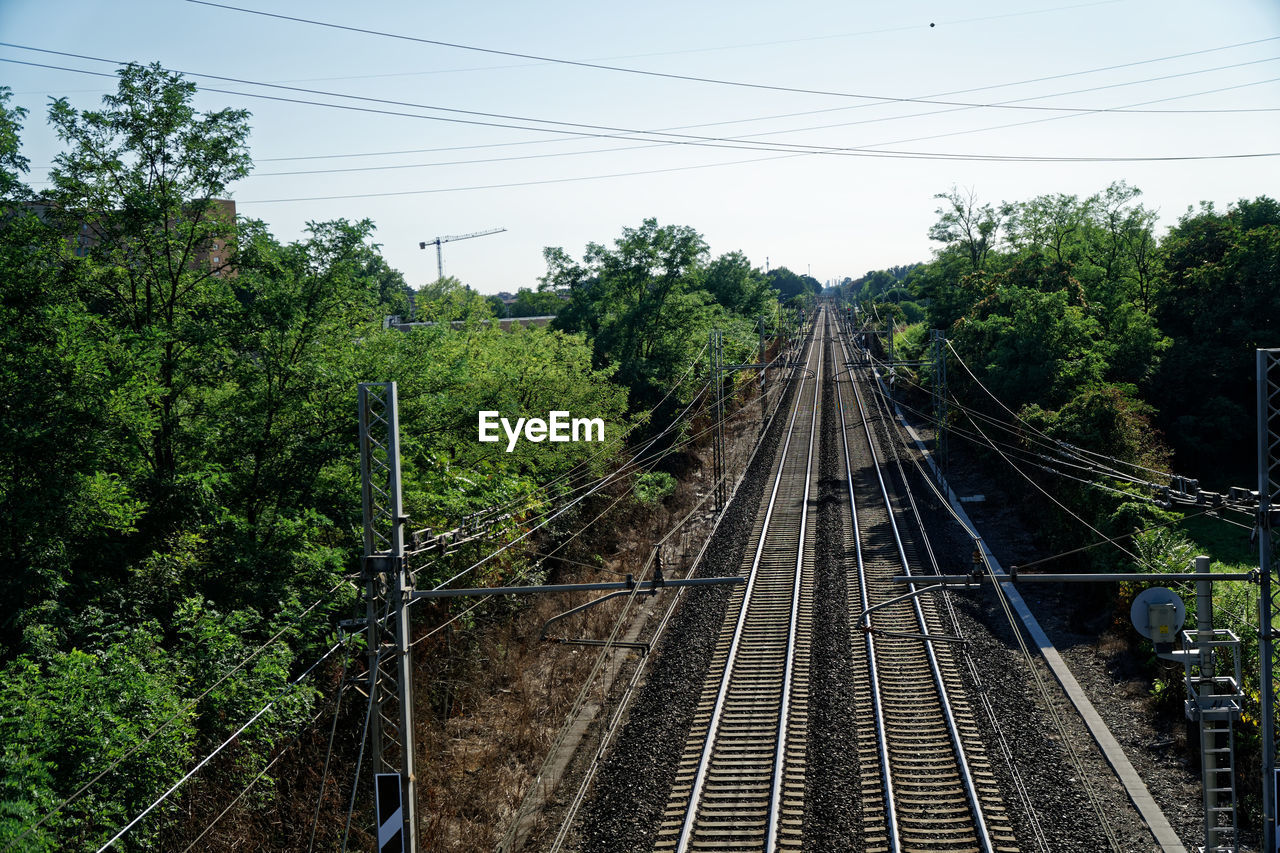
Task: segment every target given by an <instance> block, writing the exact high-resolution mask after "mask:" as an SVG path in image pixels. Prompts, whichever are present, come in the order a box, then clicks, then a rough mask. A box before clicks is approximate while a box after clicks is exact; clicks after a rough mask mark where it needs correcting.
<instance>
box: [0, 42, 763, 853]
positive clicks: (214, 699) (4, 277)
mask: <svg viewBox="0 0 1280 853" xmlns="http://www.w3.org/2000/svg"><path fill="white" fill-rule="evenodd" d="M194 92H195V89H194V86H193V85H192V84H190V83H188V82H186V81H184V80H183V79H181V78H180V77H178V76H176V75H171V74H169V73H167V72H164V71H163V70H161V69H160V68H159V67H158V66H153V67H149V68H148V67H139V66H129V67H127V68H125V69H123V70H122V71H121V72H120V80H119V89H118V92H117V93H116V94H114V95H111V96H108V97H107V98H105V99H104V103H103V106H102V108H101V109H100V110H90V111H83V112H82V111H77V110H75V109H73V108H72V107H71V106H70V105H69V104H67V103H66V102H65V101H56V102H54V103H53V105H52V107H51V110H50V115H49V120H50V122H51V123H52V124H53V125H54V127H55V129H56V130H57V132H58V135H59V137H60V139H61V140H62V142H63V145H64V147H63V151H62V153H61V154H59V155H58V157H57V158H56V165H55V167H54V169H53V171H52V173H51V182H52V186H51V187H49V188H48V189H47V190H44V191H42V192H41V193H40V195H39V197H38V198H37V197H36V195H35V194H34V193H33V192H32V191H31V190H30V189H29V188H28V187H27V186H26V185H25V183H24V180H25V179H24V174H25V172H26V169H27V162H26V160H25V159H24V158H23V157H22V155H21V148H20V136H21V130H22V124H23V121H24V119H25V118H26V116H25V114H24V111H22V110H20V109H13V108H10V107H9V105H8V93H7V90H3V89H0V193H2V196H0V199H2V200H0V205H2V209H0V338H2V340H0V400H2V401H3V403H0V405H3V417H2V418H0V455H2V456H3V461H2V462H0V560H2V562H3V568H0V601H2V602H3V607H2V609H0V685H2V686H0V703H3V708H4V710H3V712H0V843H3V844H4V845H5V846H6V849H8V848H9V845H10V844H12V843H13V842H14V841H15V839H17V838H18V837H19V836H21V837H22V840H21V841H20V842H19V843H18V844H17V845H16V849H23V850H59V851H62V850H84V849H90V850H92V849H95V848H96V847H97V845H99V844H101V843H102V842H103V841H105V840H106V839H107V838H108V837H110V835H111V833H113V832H114V830H115V829H116V828H118V827H120V826H122V825H123V824H124V823H125V822H126V821H127V820H128V819H129V818H131V817H133V816H135V815H137V814H138V813H139V812H140V811H141V810H142V809H143V808H144V807H145V806H146V805H148V804H149V803H150V802H151V801H152V800H153V799H154V798H155V797H157V796H158V795H159V794H160V793H161V792H163V791H164V790H165V789H166V788H167V787H168V786H169V785H170V784H172V783H173V782H174V781H176V780H177V779H178V778H179V777H180V776H181V775H182V774H183V773H184V772H185V771H186V770H187V769H189V768H190V767H191V766H192V765H193V764H194V763H195V761H196V760H198V759H200V758H202V757H204V756H205V755H207V754H208V753H209V752H210V750H211V749H212V748H213V747H214V746H215V745H217V744H218V743H220V742H221V741H222V740H223V739H224V738H226V737H227V735H228V734H229V733H231V732H232V731H234V730H235V729H236V728H238V727H239V726H241V725H242V724H243V723H245V722H246V721H248V720H249V719H250V717H251V716H252V715H253V714H254V713H255V712H257V711H258V710H259V709H261V708H263V707H264V706H265V705H266V704H267V703H268V701H269V700H271V699H272V698H274V697H280V701H278V702H277V703H276V704H275V705H274V706H273V707H272V708H271V710H270V711H269V713H267V714H265V715H264V716H263V717H262V718H261V719H260V720H258V721H257V722H256V723H255V724H254V725H253V727H252V728H250V729H249V730H247V731H246V733H245V735H244V736H242V737H241V738H240V740H239V741H238V745H237V747H236V748H235V749H234V750H230V751H229V752H228V754H227V757H226V758H225V760H223V761H221V763H220V764H219V765H218V766H217V775H218V780H219V782H218V786H217V788H216V789H217V790H222V791H238V790H239V789H240V788H243V787H244V785H245V784H246V783H247V781H248V780H249V779H250V778H252V777H253V776H254V775H255V774H256V773H257V772H258V771H259V770H260V769H261V768H262V767H263V764H264V762H265V759H266V757H267V756H268V755H269V754H270V753H271V751H272V749H273V748H274V747H275V745H276V744H277V743H278V742H279V741H280V740H281V738H282V737H283V736H284V735H285V734H286V733H292V732H294V731H296V730H297V729H298V728H299V727H300V726H301V725H302V724H303V723H304V722H305V721H306V720H308V719H310V717H311V715H312V713H313V711H312V709H313V708H314V707H315V704H316V699H317V695H316V691H315V689H314V688H312V687H311V686H309V685H310V683H311V682H309V681H308V682H303V683H302V684H301V685H300V686H299V687H298V688H297V689H287V688H286V684H287V682H288V680H289V679H290V678H292V677H294V676H296V675H298V674H299V673H300V672H302V671H303V670H305V668H306V667H307V666H308V665H309V664H310V663H311V662H312V661H314V660H315V659H316V657H317V656H318V655H319V654H320V653H321V652H322V651H323V650H325V649H326V648H328V647H330V646H331V645H332V643H333V625H334V622H335V620H336V619H337V618H339V617H345V616H349V615H354V613H356V612H357V601H356V599H357V598H358V595H359V593H358V590H357V589H356V587H355V586H354V585H353V584H351V583H350V582H349V579H350V578H351V577H353V576H354V574H355V572H357V571H358V559H357V557H358V554H359V549H360V500H359V470H358V457H357V448H356V425H355V418H354V412H355V390H356V384H357V383H358V382H360V381H362V380H371V379H372V380H387V379H393V380H396V381H397V382H398V383H399V392H400V401H401V423H402V425H403V428H402V441H403V449H404V465H405V499H406V504H407V510H408V513H409V514H410V516H411V518H412V520H413V522H414V523H415V525H419V526H428V525H431V526H435V527H437V528H445V529H447V528H449V527H451V526H453V522H455V521H456V520H457V519H458V518H459V517H460V516H462V515H464V514H466V513H468V512H473V511H476V510H479V509H482V508H489V507H494V506H506V505H512V504H515V505H516V506H520V505H521V501H523V500H524V499H525V498H527V497H529V496H531V495H533V494H534V493H535V492H536V491H537V488H538V485H539V484H540V483H545V482H547V481H548V480H550V479H552V478H553V477H555V476H557V475H559V474H562V473H565V472H567V471H569V470H570V469H571V468H572V467H574V466H576V465H578V463H582V462H585V461H587V460H588V457H589V456H591V455H592V454H595V453H596V452H597V450H598V446H594V445H590V444H575V443H567V444H557V445H547V444H543V445H537V446H532V445H528V444H524V445H522V446H521V447H520V448H518V449H517V450H516V452H513V453H507V452H505V446H499V445H493V444H480V443H478V442H477V441H476V440H475V430H476V413H477V411H478V410H481V409H496V410H499V411H502V412H504V413H520V414H530V415H536V414H539V413H543V412H546V411H548V410H550V409H553V408H555V409H569V410H570V411H572V412H574V413H575V414H576V413H584V414H586V413H589V414H590V416H592V417H601V418H603V419H604V420H605V421H606V436H607V437H610V438H614V437H621V436H622V435H623V434H624V432H625V431H626V430H627V429H628V427H629V426H630V425H631V424H633V423H638V422H641V421H643V420H645V419H646V418H647V417H648V415H647V414H646V413H645V411H646V409H647V408H648V406H650V405H651V404H652V402H653V401H654V399H655V397H656V396H657V395H658V394H659V393H660V389H663V388H664V386H666V385H667V384H669V383H671V382H673V381H674V380H675V379H676V378H678V377H679V376H680V375H681V374H682V373H683V372H684V370H685V369H686V368H687V367H689V366H691V365H692V363H693V361H694V360H695V358H696V357H697V355H698V349H699V346H700V343H699V342H701V341H705V339H706V332H707V329H708V328H709V327H710V325H711V324H713V323H714V324H721V325H723V326H725V327H726V328H728V329H731V330H733V339H734V340H735V341H737V342H738V343H736V344H735V347H736V348H737V350H738V352H737V354H744V353H745V352H748V351H750V349H751V348H752V347H754V343H755V339H754V330H755V323H756V318H757V315H758V314H763V315H767V316H770V317H772V316H773V315H774V313H775V311H776V309H775V294H774V291H773V290H772V289H771V288H769V287H768V286H767V284H766V282H765V281H764V279H763V277H762V276H761V274H760V273H759V272H758V271H756V270H754V269H753V268H752V267H751V266H750V264H749V263H748V262H747V261H746V259H745V258H744V257H743V256H741V255H739V254H734V255H726V256H724V257H723V258H720V259H716V260H710V259H709V258H708V256H707V251H706V246H705V243H703V241H702V239H701V237H699V236H698V235H697V234H696V233H695V232H693V231H691V230H690V229H687V228H673V227H663V228H660V227H658V226H657V225H656V223H653V222H652V221H647V222H645V223H644V225H643V226H642V227H641V228H639V229H635V230H627V231H626V232H624V235H623V238H622V239H621V240H620V241H619V244H618V249H617V250H616V251H614V250H605V249H601V248H599V247H595V246H593V247H591V248H589V250H588V259H587V261H586V262H585V265H584V266H578V265H575V264H573V263H571V262H569V261H568V260H567V258H565V257H564V256H563V253H559V252H558V250H557V251H555V252H551V253H549V255H548V258H549V272H548V283H549V284H548V287H549V288H550V289H549V290H546V291H544V292H540V293H535V294H534V297H531V300H532V301H533V302H536V303H537V304H538V305H539V306H541V305H545V304H551V303H552V301H554V303H563V304H564V305H565V308H564V311H563V312H562V317H563V319H562V321H561V322H559V323H558V324H557V328H555V329H538V328H530V329H523V330H516V331H513V332H511V333H503V332H500V331H498V330H497V329H496V328H494V327H493V325H491V324H486V323H485V322H484V321H486V320H488V319H489V318H490V317H491V308H490V306H489V304H488V303H487V302H486V300H485V299H484V298H483V297H480V296H479V295H478V294H476V293H475V292H474V291H471V290H469V289H468V288H466V287H465V286H464V285H462V284H461V283H460V282H457V281H456V280H453V279H444V280H441V281H438V282H434V283H432V284H430V285H428V286H426V287H424V288H422V289H420V290H419V291H418V292H417V293H416V294H415V296H416V303H417V305H416V307H417V314H418V317H419V319H431V320H437V321H461V322H460V324H459V326H460V328H459V327H455V326H453V325H451V324H450V323H449V322H439V323H437V324H436V325H433V326H430V327H426V328H422V329H418V330H415V331H413V332H411V333H400V332H396V331H386V330H383V328H382V323H381V321H382V319H383V317H384V316H385V315H388V314H402V315H403V314H407V313H408V307H409V299H408V297H409V294H410V290H409V288H408V286H407V285H406V283H405V281H404V280H403V278H402V277H401V276H400V274H399V273H397V272H396V271H394V270H392V269H390V268H389V267H388V266H387V264H386V263H385V261H384V260H383V259H382V257H381V255H380V254H379V252H378V247H377V245H376V244H374V243H373V242H372V239H373V236H374V226H373V225H372V223H370V222H367V221H361V222H350V221H343V220H338V221H333V222H314V223H311V224H310V226H309V228H308V233H307V236H306V237H305V239H302V240H299V241H295V242H290V243H282V242H281V241H279V240H277V239H276V238H275V237H273V236H272V234H271V233H270V232H269V231H268V229H267V228H266V227H265V226H264V225H263V223H261V222H256V221H252V220H245V219H243V218H242V219H239V220H236V219H233V218H232V217H231V216H230V215H229V214H228V211H227V209H226V207H225V206H223V205H220V204H218V203H217V202H216V199H218V198H219V197H221V196H223V195H225V190H226V187H227V185H228V184H229V183H230V182H232V181H234V180H236V179H237V178H239V177H242V176H243V175H245V174H247V173H248V172H249V170H250V168H251V162H250V157H249V152H248V148H247V140H248V135H249V123H248V122H249V116H248V114H247V113H246V112H243V111H238V110H229V109H224V110H219V111H215V112H211V113H207V114H199V113H197V112H196V111H195V110H194V109H193V108H192V106H191V102H192V98H193V95H194ZM555 290H566V291H567V293H568V296H569V300H568V302H567V303H565V302H564V300H562V299H561V297H560V296H558V295H556V293H555V292H554V291H555ZM690 387H692V385H690ZM688 393H689V392H685V393H684V395H683V396H685V397H686V398H687V397H688ZM628 399H629V400H630V401H631V405H630V407H629V406H628ZM530 448H533V449H530ZM610 464H611V460H610V459H609V458H608V457H607V456H601V457H598V458H595V459H594V461H591V462H590V464H588V465H587V466H586V467H585V468H583V469H580V472H579V476H586V477H590V476H593V475H596V474H599V473H600V472H601V471H602V470H604V468H605V467H607V466H608V465H610ZM655 476H656V475H655ZM518 522H519V518H517V519H515V520H514V521H513V522H512V524H513V527H514V525H515V524H517V523H518ZM497 535H498V536H502V535H504V534H503V532H502V531H499V532H498V534H497ZM469 556H474V555H473V554H469V553H466V552H463V553H460V554H458V555H456V556H455V557H454V558H453V559H454V560H455V561H456V560H463V559H466V558H467V557H469ZM519 559H520V558H519V557H516V556H512V557H511V559H510V560H508V561H507V562H506V563H503V564H501V565H498V566H495V567H494V569H493V571H494V572H503V571H508V572H509V571H514V570H516V569H517V568H519V566H518V565H516V564H518V562H519ZM453 568H454V565H453V564H451V563H450V562H449V561H448V560H440V561H438V562H436V563H434V564H431V565H430V566H428V567H427V568H425V569H423V570H422V571H420V573H419V575H418V582H419V583H420V584H427V583H431V582H433V581H438V580H439V579H441V578H442V577H445V576H447V574H446V573H450V572H451V571H452V569H453ZM477 580H483V579H477ZM335 665H336V663H335ZM100 773H101V774H103V775H102V777H101V778H100V779H97V778H95V777H97V776H98V774H100ZM86 783H92V784H90V785H89V787H88V790H87V791H86V792H85V793H84V794H83V795H82V796H77V798H76V799H74V800H73V801H72V802H70V803H68V804H66V805H65V806H63V807H62V808H60V809H57V810H56V811H51V810H52V809H53V808H54V807H55V806H57V805H59V803H60V802H61V801H62V800H63V799H64V798H65V797H68V796H70V795H72V794H74V793H77V792H78V791H79V789H80V788H81V786H82V785H85V784H86ZM267 787H269V786H267ZM180 803H181V792H180V794H179V796H175V797H171V798H169V799H167V800H166V801H165V802H164V803H163V804H162V805H161V807H160V808H159V809H158V810H157V811H156V812H155V813H153V815H152V816H151V817H149V818H148V819H147V820H146V821H144V822H143V823H141V824H140V825H139V826H138V827H136V828H135V829H134V830H132V831H131V832H130V833H129V834H128V835H127V836H126V837H125V838H124V839H123V840H122V841H121V842H120V843H119V844H118V845H117V849H127V850H143V849H154V848H155V846H156V844H157V838H158V837H159V836H158V834H157V833H158V832H159V829H158V827H160V826H162V825H165V824H172V823H173V822H174V821H175V820H180V805H179V804H180ZM249 806H250V807H256V808H269V799H268V800H262V799H256V800H252V801H250V803H249ZM46 814H48V815H49V816H48V817H47V819H45V820H44V821H43V823H42V824H41V825H40V826H39V827H38V828H36V829H34V830H33V829H31V827H32V824H33V823H34V822H35V821H36V819H38V818H40V817H42V816H44V815H46Z"/></svg>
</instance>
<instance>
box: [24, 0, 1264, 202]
mask: <svg viewBox="0 0 1280 853" xmlns="http://www.w3.org/2000/svg"><path fill="white" fill-rule="evenodd" d="M188 1H189V2H196V0H188ZM0 44H6V45H7V46H11V47H17V48H20V49H25V50H36V51H41V52H47V53H56V54H64V52H62V51H46V50H44V49H42V48H29V47H25V46H22V45H12V44H7V43H0ZM70 55H72V56H83V55H79V54H70ZM83 58H85V59H88V60H91V61H99V62H112V60H106V59H100V58H97V57H89V56H83ZM0 62H9V63H13V64H18V65H27V66H32V67H39V68H52V69H57V70H63V71H71V72H75V73H84V74H90V75H95V76H104V77H110V76H112V75H109V74H105V73H100V72H93V71H86V70H83V69H75V68H69V67H65V66H55V65H48V64H43V63H34V62H26V61H22V60H15V59H7V58H0ZM192 76H204V77H211V78H213V79H239V78H218V77H216V76H215V75H194V74H193V75H192ZM243 82H245V83H248V84H249V85H263V86H271V85H273V84H263V83H254V82H253V81H243ZM1249 85H1254V84H1249ZM275 88H295V87H280V86H276V87H275ZM203 91H205V92H217V93H221V94H230V95H239V96H243V97H250V98H258V99H264V100H270V101H278V102H283V103H296V104H308V105H312V106H324V107H329V108H333V109H342V110H352V111H357V112H365V113H373V114H380V115H393V116H400V117H407V118H417V119H424V120H429V121H442V122H449V123H458V124H469V125H478V126H485V127H506V128H511V129H518V130H526V131H537V132H547V133H556V134H564V133H566V131H563V130H559V129H557V128H552V127H542V126H530V125H511V124H503V123H496V122H491V121H479V120H475V119H460V118H447V117H444V116H437V115H422V114H420V113H404V112H398V111H393V110H386V109H374V108H369V107H357V106H353V105H349V104H332V103H322V102H316V101H307V100H302V99H298V98H285V97H280V96H273V95H263V94H258V93H249V92H239V91H233V90H226V89H219V88H213V87H206V88H205V89H204V90H203ZM321 94H326V95H328V96H331V97H341V98H347V99H354V100H363V101H370V102H374V103H388V104H400V105H405V106H411V107H415V108H419V109H432V110H440V111H448V112H455V113H464V114H477V115H498V114H489V113H478V112H476V111H468V110H456V109H452V108H445V107H433V106H427V105H418V104H411V103H406V102H399V101H388V100H385V99H377V98H364V97H360V96H354V95H343V94H340V93H321ZM939 103H942V102H939ZM974 106H981V105H974ZM1024 108H1026V109H1035V108H1033V107H1024ZM1044 109H1049V108H1044ZM1064 109H1065V108H1064ZM1266 109H1280V108H1266ZM1066 111H1067V112H1077V113H1079V112H1088V113H1099V112H1113V113H1114V112H1121V111H1119V110H1107V109H1096V110H1079V109H1070V110H1066ZM1163 112H1179V111H1163ZM1181 112H1188V111H1181ZM516 120H523V121H536V122H541V123H542V124H552V125H558V126H564V127H577V128H586V127H604V126H595V125H585V124H577V123H571V122H560V121H553V120H543V119H521V118H517V119H516ZM579 135H580V136H589V137H598V138H622V139H637V138H639V139H643V138H646V136H647V137H648V138H652V137H654V136H657V137H659V140H658V141H662V142H666V143H669V144H679V145H688V146H693V147H709V148H719V149H729V150H749V151H775V152H779V151H780V152H784V155H780V156H778V157H766V158H758V159H751V160H744V161H730V162H724V161H721V162H717V163H707V164H698V165H693V166H685V167H676V168H668V169H656V170H648V171H643V170H642V171H633V172H620V173H612V174H603V175H589V176H579V177H572V178H560V179H547V180H542V181H524V182H512V183H507V184H487V185H476V186H467V187H448V188H436V189H427V190H407V191H404V190H402V191H398V192H386V193H355V194H347V195H331V196H309V197H296V198H287V199H286V198H280V199H252V200H245V201H243V202H242V203H244V204H280V203H286V202H300V201H328V200H337V199H350V198H383V197H391V196H401V195H425V194H432V193H439V192H460V191H472V190H480V189H498V188H514V187H522V186H538V185H543V184H554V183H566V182H574V181H584V180H602V179H606V178H617V177H630V176H636V175H646V174H660V173H665V172H676V171H689V170H692V169H702V168H716V167H720V166H726V165H741V164H743V163H752V162H762V161H765V160H771V159H783V156H799V155H809V154H824V155H830V156H853V157H872V158H890V159H923V160H960V161H966V162H1026V163H1043V162H1055V163H1057V162H1090V163H1093V162H1181V161H1191V160H1234V159H1255V158H1259V157H1274V156H1280V152H1246V153H1232V154H1208V155H1169V156H1131V157H1102V156H1086V157H1075V156H1023V155H988V154H961V153H945V152H927V151H896V150H873V149H870V148H862V147H856V146H843V147H842V146H818V145H802V144H798V143H786V142H773V143H770V144H768V145H763V144H759V143H755V142H754V141H752V140H750V139H746V138H743V139H738V140H734V139H733V138H728V137H721V138H717V137H699V136H695V135H691V134H672V133H661V132H654V131H644V130H635V129H625V128H612V129H610V128H605V129H603V130H602V131H601V132H598V133H590V134H579ZM886 144H887V143H886Z"/></svg>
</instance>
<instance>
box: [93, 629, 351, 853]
mask: <svg viewBox="0 0 1280 853" xmlns="http://www.w3.org/2000/svg"><path fill="white" fill-rule="evenodd" d="M343 645H344V643H342V642H338V643H335V644H334V645H333V646H332V647H330V649H329V651H327V652H325V653H324V654H323V655H322V656H321V657H320V659H319V660H317V661H316V662H315V663H313V664H312V665H311V666H309V667H308V668H307V670H306V671H305V672H303V673H302V674H301V675H299V676H298V677H297V678H295V679H293V680H292V681H290V682H289V683H288V684H287V685H286V686H285V688H284V690H282V691H280V692H279V693H277V694H276V696H275V698H273V699H272V700H271V701H270V702H268V703H267V704H266V705H264V706H263V707H262V709H261V710H259V711H258V712H257V713H256V714H254V715H253V716H252V717H250V718H249V720H248V721H247V722H245V723H244V725H242V726H240V728H238V729H236V730H235V731H234V732H232V733H231V736H230V737H228V738H227V739H226V740H224V741H223V742H222V743H221V744H219V745H218V747H217V748H216V749H214V751H213V752H211V753H209V754H208V755H207V756H205V757H204V758H202V759H201V760H200V763H198V764H197V765H196V766H195V767H193V768H191V770H190V771H188V772H187V774H186V775H185V776H183V777H182V778H181V779H179V780H178V781H177V782H175V783H173V785H172V786H170V787H169V789H168V790H167V791H165V792H164V793H163V794H161V795H160V796H159V797H157V798H156V800H155V801H154V802H152V803H151V805H149V806H147V807H146V808H145V809H143V810H142V811H141V812H140V813H139V814H138V815H137V817H135V818H133V820H131V821H129V822H128V823H127V824H125V825H124V826H123V827H122V828H121V829H120V830H119V831H118V832H116V834H115V835H113V836H111V838H110V839H109V840H108V841H107V843H106V844H103V845H102V846H101V847H99V848H98V849H97V851H96V853H103V851H104V850H106V849H107V848H109V847H111V846H112V845H113V844H115V843H116V842H117V841H119V840H120V839H121V838H122V837H124V835H125V833H127V832H128V831H129V830H131V829H133V828H134V827H135V826H137V825H138V823H140V822H141V821H142V819H143V818H144V817H146V816H147V815H148V814H150V813H151V811H152V810H153V809H154V808H155V807H156V806H158V805H160V804H161V803H162V802H164V801H165V800H166V799H168V798H169V796H170V795H172V794H173V793H174V792H175V791H177V790H178V789H179V788H180V787H182V786H183V784H185V783H186V781H187V780H188V779H190V778H191V777H192V776H194V775H195V774H196V773H198V772H200V770H201V769H202V768H203V767H204V766H205V765H206V764H208V763H209V762H210V761H212V760H213V759H214V758H215V757H216V756H217V755H218V753H220V752H222V750H224V749H226V748H227V746H228V745H229V744H230V743H231V742H232V741H234V740H235V739H236V738H238V737H239V736H240V735H241V734H243V733H244V731H245V730H246V729H248V728H249V726H251V725H253V724H254V723H255V722H257V721H258V719H259V718H260V717H262V715H263V714H265V713H267V711H270V710H271V709H272V707H274V706H275V704H276V702H279V701H280V700H281V699H283V698H284V697H285V696H286V695H287V694H289V693H291V692H292V691H293V690H294V688H296V687H297V686H298V684H300V683H301V682H302V679H304V678H306V677H307V676H308V675H310V674H311V673H312V671H314V670H315V668H316V667H318V666H319V665H320V664H322V663H324V662H325V661H326V660H328V658H329V656H330V655H331V654H333V653H334V652H336V651H337V650H338V649H340V648H342V647H343Z"/></svg>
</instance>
